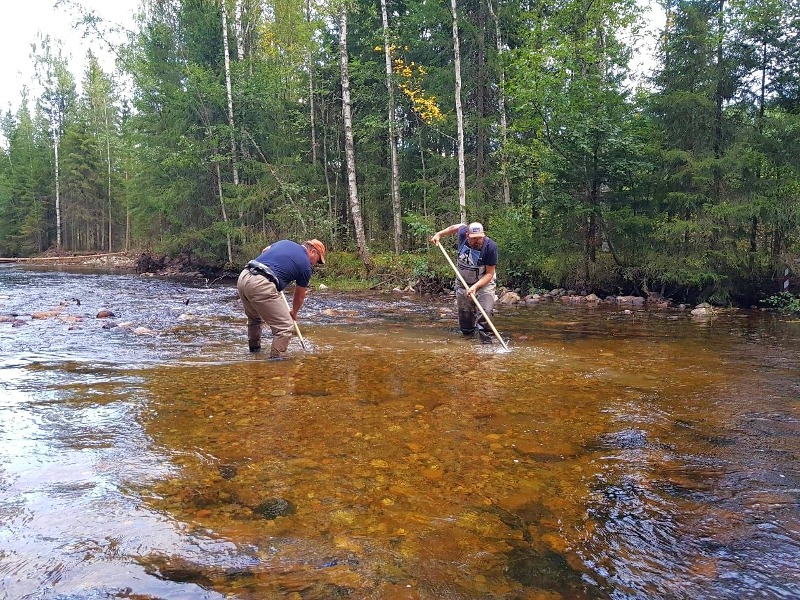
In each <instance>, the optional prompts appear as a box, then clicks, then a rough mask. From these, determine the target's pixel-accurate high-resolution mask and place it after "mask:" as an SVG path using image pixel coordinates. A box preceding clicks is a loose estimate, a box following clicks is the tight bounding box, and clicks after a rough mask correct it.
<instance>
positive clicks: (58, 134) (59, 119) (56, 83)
mask: <svg viewBox="0 0 800 600" xmlns="http://www.w3.org/2000/svg"><path fill="white" fill-rule="evenodd" d="M51 44H52V41H51V39H50V36H44V37H41V38H40V53H39V54H36V55H35V56H34V59H35V62H36V68H37V74H36V76H37V78H38V80H39V84H40V85H41V86H42V88H43V92H42V95H41V96H40V97H39V107H40V109H41V111H42V114H43V115H44V116H45V118H46V119H47V124H48V128H49V133H50V136H51V139H52V142H53V169H54V175H55V177H54V183H55V215H56V247H57V248H59V249H60V248H61V245H62V237H63V236H62V226H61V180H60V173H59V156H58V149H59V145H60V143H61V138H62V136H63V135H64V128H65V126H66V121H67V114H68V112H69V111H70V110H72V107H73V105H74V103H75V99H76V92H75V78H74V77H73V76H72V73H70V72H69V69H68V68H67V63H66V60H65V59H64V57H63V56H62V54H61V49H60V48H58V49H57V50H56V53H55V54H54V52H53V48H52V46H51ZM33 48H34V52H36V46H35V45H34V47H33Z"/></svg>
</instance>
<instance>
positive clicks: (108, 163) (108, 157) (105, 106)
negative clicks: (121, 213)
mask: <svg viewBox="0 0 800 600" xmlns="http://www.w3.org/2000/svg"><path fill="white" fill-rule="evenodd" d="M103 117H104V118H105V123H106V167H107V170H106V175H107V176H108V251H109V252H111V231H112V229H111V216H112V211H111V140H110V139H109V135H108V99H106V100H105V101H104V103H103Z"/></svg>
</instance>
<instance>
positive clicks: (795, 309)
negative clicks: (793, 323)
mask: <svg viewBox="0 0 800 600" xmlns="http://www.w3.org/2000/svg"><path fill="white" fill-rule="evenodd" d="M761 303H762V304H763V305H764V306H766V307H768V308H773V309H775V310H779V311H780V312H784V313H792V314H798V313H800V297H798V296H795V295H794V294H791V293H789V292H779V293H777V294H773V295H772V296H769V297H768V298H765V299H763V300H761Z"/></svg>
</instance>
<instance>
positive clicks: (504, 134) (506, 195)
mask: <svg viewBox="0 0 800 600" xmlns="http://www.w3.org/2000/svg"><path fill="white" fill-rule="evenodd" d="M486 5H487V6H488V7H489V14H490V15H492V19H493V20H494V28H495V38H496V40H497V62H498V63H500V93H499V94H498V96H497V109H498V110H499V111H500V136H501V138H502V140H503V148H502V150H501V151H500V172H501V173H502V174H503V203H504V204H505V205H506V206H510V205H511V182H510V180H509V177H508V155H507V152H508V150H507V148H506V145H507V144H508V116H507V115H506V70H505V68H504V67H503V38H502V36H501V33H500V19H499V18H498V17H497V14H496V13H495V12H494V8H493V7H492V0H486Z"/></svg>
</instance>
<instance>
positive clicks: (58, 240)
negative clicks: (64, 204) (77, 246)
mask: <svg viewBox="0 0 800 600" xmlns="http://www.w3.org/2000/svg"><path fill="white" fill-rule="evenodd" d="M58 143H59V139H58V128H57V127H56V129H55V131H53V154H54V155H55V161H56V248H58V249H59V250H60V249H61V179H60V178H59V173H58Z"/></svg>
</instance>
